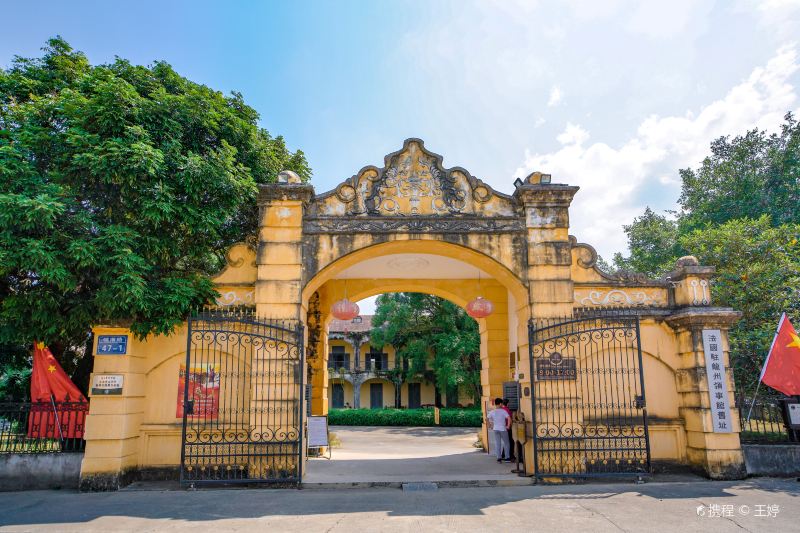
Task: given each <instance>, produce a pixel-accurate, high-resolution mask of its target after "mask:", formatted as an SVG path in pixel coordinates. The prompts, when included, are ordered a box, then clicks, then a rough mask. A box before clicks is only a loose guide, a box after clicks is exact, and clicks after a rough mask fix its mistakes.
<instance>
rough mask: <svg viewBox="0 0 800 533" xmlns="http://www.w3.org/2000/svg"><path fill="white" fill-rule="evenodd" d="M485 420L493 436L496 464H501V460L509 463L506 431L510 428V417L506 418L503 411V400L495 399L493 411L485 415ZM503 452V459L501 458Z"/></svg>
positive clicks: (505, 412)
mask: <svg viewBox="0 0 800 533" xmlns="http://www.w3.org/2000/svg"><path fill="white" fill-rule="evenodd" d="M486 420H487V423H488V424H489V426H490V427H491V428H492V434H493V436H494V448H495V452H496V454H497V462H498V463H502V462H503V459H505V460H506V461H507V462H511V456H510V455H509V451H510V450H511V446H509V443H508V430H509V428H510V427H511V417H510V416H508V411H506V410H505V409H503V399H502V398H495V400H494V409H492V410H491V411H489V413H488V414H487V415H486ZM504 452H505V457H503V455H504Z"/></svg>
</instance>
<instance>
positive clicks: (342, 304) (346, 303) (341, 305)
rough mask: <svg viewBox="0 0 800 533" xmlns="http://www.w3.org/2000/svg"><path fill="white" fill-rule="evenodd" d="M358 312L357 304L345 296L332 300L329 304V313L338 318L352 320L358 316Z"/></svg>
mask: <svg viewBox="0 0 800 533" xmlns="http://www.w3.org/2000/svg"><path fill="white" fill-rule="evenodd" d="M359 312H360V310H359V309H358V304H355V303H353V302H351V301H350V300H348V299H347V298H344V299H342V300H339V301H337V302H334V304H333V305H332V306H331V314H332V315H333V316H334V317H335V318H338V319H339V320H353V319H354V318H355V317H357V316H358V313H359Z"/></svg>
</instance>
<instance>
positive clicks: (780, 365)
mask: <svg viewBox="0 0 800 533" xmlns="http://www.w3.org/2000/svg"><path fill="white" fill-rule="evenodd" d="M761 381H763V382H764V384H765V385H768V386H770V387H772V388H773V389H775V390H779V391H781V392H782V393H784V394H786V395H787V396H793V395H796V394H800V337H799V336H798V335H797V332H796V331H795V330H794V328H793V327H792V323H791V322H789V318H788V317H787V316H786V313H783V315H782V316H781V321H780V323H779V324H778V332H777V333H776V334H775V338H774V339H773V340H772V347H771V348H770V349H769V354H768V355H767V360H766V362H765V363H764V368H763V369H762V370H761Z"/></svg>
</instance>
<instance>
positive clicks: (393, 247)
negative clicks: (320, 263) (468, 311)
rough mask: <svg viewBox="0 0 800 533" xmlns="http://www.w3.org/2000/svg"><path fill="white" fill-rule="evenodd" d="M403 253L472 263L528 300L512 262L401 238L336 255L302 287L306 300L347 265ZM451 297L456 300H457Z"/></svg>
mask: <svg viewBox="0 0 800 533" xmlns="http://www.w3.org/2000/svg"><path fill="white" fill-rule="evenodd" d="M399 253H425V254H432V255H440V256H443V257H448V258H451V259H456V260H459V261H462V262H464V263H467V264H470V265H472V266H474V267H476V268H479V269H480V270H482V271H484V272H486V273H487V274H488V275H489V276H492V277H493V278H494V279H496V280H497V281H498V282H499V283H501V284H502V285H503V286H504V287H506V289H508V290H509V291H510V292H511V293H512V295H513V296H514V298H515V300H517V302H520V303H525V304H527V302H528V291H527V287H526V284H525V282H523V281H522V279H520V277H519V276H518V275H517V274H515V273H514V272H513V271H512V270H511V269H510V268H509V267H508V266H506V265H505V264H503V263H500V262H498V261H497V260H496V259H494V258H492V257H490V256H488V255H486V254H485V253H483V252H482V251H481V250H480V249H475V248H471V247H469V246H465V245H461V244H454V243H451V242H446V241H440V240H434V239H413V240H412V239H397V240H392V241H388V242H383V243H379V244H369V245H366V246H363V247H359V248H357V249H354V250H352V251H350V252H349V253H346V254H342V255H340V256H338V257H336V258H335V259H333V260H332V261H331V262H329V263H328V264H326V265H325V266H324V267H322V268H320V269H319V270H318V271H317V272H315V273H314V275H313V277H311V279H309V280H308V282H306V283H305V285H304V287H303V291H302V296H303V304H304V305H305V306H307V305H308V299H309V298H310V296H311V295H312V294H313V293H314V292H315V291H316V290H317V289H318V288H319V287H320V286H322V284H323V283H325V282H326V281H328V280H331V279H334V278H335V277H336V275H337V274H339V273H341V272H342V271H344V270H345V269H347V268H349V267H351V266H353V265H356V264H357V263H359V262H361V261H363V260H365V259H371V258H374V257H380V256H385V255H392V254H399ZM384 292H386V291H384ZM456 298H457V297H456ZM451 301H453V302H454V303H456V301H454V300H451ZM465 304H466V302H464V303H457V305H461V306H463V305H465Z"/></svg>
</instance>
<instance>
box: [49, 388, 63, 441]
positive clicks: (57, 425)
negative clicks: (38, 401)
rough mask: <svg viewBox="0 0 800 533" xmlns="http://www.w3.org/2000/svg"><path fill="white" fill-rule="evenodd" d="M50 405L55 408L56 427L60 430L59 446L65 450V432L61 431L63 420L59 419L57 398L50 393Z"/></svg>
mask: <svg viewBox="0 0 800 533" xmlns="http://www.w3.org/2000/svg"><path fill="white" fill-rule="evenodd" d="M50 405H52V406H53V414H54V415H55V416H56V427H57V428H58V444H59V447H60V448H62V449H63V448H64V432H63V431H61V420H59V419H58V409H56V398H55V396H53V394H52V393H50Z"/></svg>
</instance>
